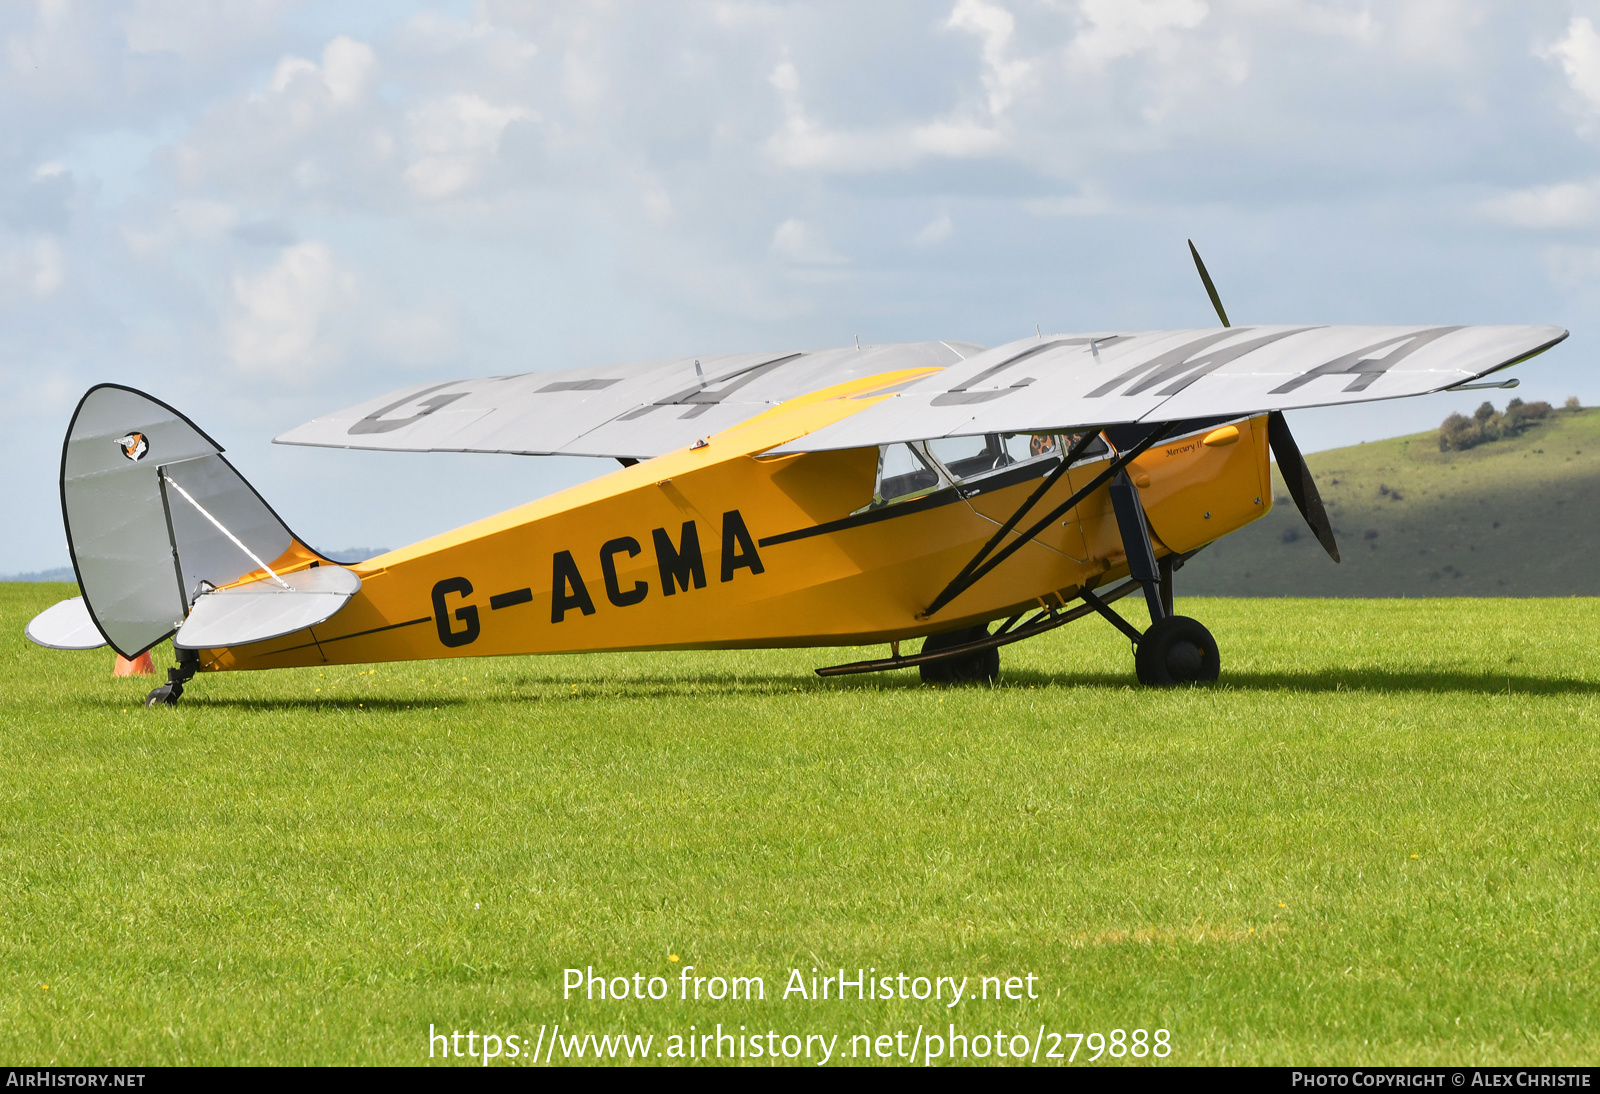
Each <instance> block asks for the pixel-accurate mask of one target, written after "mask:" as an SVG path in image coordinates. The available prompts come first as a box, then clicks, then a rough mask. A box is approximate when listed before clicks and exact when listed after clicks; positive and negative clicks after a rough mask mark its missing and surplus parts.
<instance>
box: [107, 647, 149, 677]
mask: <svg viewBox="0 0 1600 1094" xmlns="http://www.w3.org/2000/svg"><path fill="white" fill-rule="evenodd" d="M155 674H156V665H155V662H154V661H152V660H150V651H149V650H146V651H145V652H144V653H141V654H140V655H139V656H138V657H135V658H134V659H133V660H132V661H129V660H128V659H127V658H126V657H123V656H122V655H121V654H118V655H117V667H116V668H114V669H112V670H111V675H112V676H154V675H155Z"/></svg>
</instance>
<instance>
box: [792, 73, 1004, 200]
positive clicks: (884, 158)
mask: <svg viewBox="0 0 1600 1094" xmlns="http://www.w3.org/2000/svg"><path fill="white" fill-rule="evenodd" d="M769 80H770V82H771V84H772V86H773V87H774V88H776V89H777V92H778V97H779V99H780V101H781V102H782V103H783V112H784V121H783V125H782V126H781V127H780V128H779V129H778V131H777V132H776V133H774V134H773V135H772V136H771V137H769V138H768V139H767V143H766V147H767V150H768V152H769V153H770V154H771V155H772V157H773V158H774V159H776V160H777V161H778V162H779V163H782V164H783V165H785V166H787V167H797V168H809V169H817V170H824V171H838V172H863V171H883V170H894V169H899V168H906V167H911V166H913V165H915V164H916V163H918V162H919V161H921V160H925V159H928V158H930V157H942V158H948V159H966V158H973V157H980V156H988V155H992V154H994V153H996V152H999V151H1000V150H1002V149H1003V148H1004V147H1005V146H1006V143H1007V142H1006V138H1005V136H1004V134H1002V133H1000V132H999V131H998V130H996V129H994V128H992V127H990V126H987V125H984V124H983V123H981V122H975V121H972V120H969V119H966V118H960V117H955V118H948V119H939V120H935V121H931V122H926V123H921V124H914V125H910V126H904V127H900V128H893V129H858V130H836V129H827V128H825V127H824V126H822V125H820V124H818V123H817V122H816V121H814V120H813V119H812V118H811V117H810V116H809V115H808V114H807V113H806V109H805V105H804V103H803V102H802V100H801V97H800V75H799V71H798V70H797V69H796V68H795V66H794V64H793V63H792V62H790V61H783V62H781V63H780V64H779V65H778V66H777V67H776V68H775V69H773V71H772V75H771V76H770V77H769Z"/></svg>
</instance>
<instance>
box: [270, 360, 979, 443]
mask: <svg viewBox="0 0 1600 1094" xmlns="http://www.w3.org/2000/svg"><path fill="white" fill-rule="evenodd" d="M982 350H983V347H981V346H973V345H968V344H966V343H961V342H951V343H945V342H912V343H905V344H901V345H892V346H874V347H869V348H866V349H859V350H858V349H855V348H853V347H852V348H849V349H835V350H823V351H820V352H814V353H798V352H796V353H746V354H736V355H731V356H721V357H712V356H706V357H700V358H693V357H681V358H674V359H671V360H663V361H646V362H639V363H634V364H625V365H613V366H606V367H603V368H583V369H571V370H567V371H564V372H532V373H525V374H523V375H520V376H491V377H489V378H487V379H483V380H457V381H452V382H449V383H443V384H419V385H417V386H415V387H409V388H404V389H402V390H400V391H395V392H391V393H389V394H388V395H385V396H383V397H381V398H378V399H373V400H371V401H370V402H366V403H361V404H359V405H357V406H353V407H350V408H349V409H346V410H340V411H335V412H334V413H332V414H328V415H325V416H324V417H321V418H317V419H315V420H313V421H310V422H307V423H306V424H305V425H303V426H300V427H299V428H297V429H291V430H290V431H289V432H287V433H285V434H283V435H282V436H280V437H278V438H276V443H278V444H300V445H316V446H321V447H329V448H373V449H384V450H389V451H399V452H503V453H512V454H517V455H564V456H610V457H622V458H628V459H650V458H651V457H654V456H659V455H661V454H662V453H664V452H671V451H673V450H674V449H678V448H683V447H685V446H686V445H690V444H693V443H694V442H695V441H696V440H698V439H700V438H701V437H706V436H709V435H711V434H713V433H717V432H720V431H721V430H724V429H728V428H730V427H732V426H735V425H738V424H739V423H740V422H743V421H745V420H746V419H749V418H752V417H754V416H755V415H757V414H760V413H761V412H762V411H764V410H767V409H769V408H771V407H772V406H775V405H777V404H778V403H780V402H783V401H784V400H786V399H792V398H794V397H795V396H797V395H804V394H808V393H810V392H813V391H817V390H820V389H822V388H826V387H829V386H831V385H834V384H839V383H844V382H845V381H848V380H856V379H860V378H862V377H866V376H876V375H880V374H882V373H886V372H894V371H897V370H900V369H914V368H943V367H945V366H948V365H953V364H957V363H959V362H960V361H962V360H963V359H964V358H965V357H969V356H971V355H973V354H975V353H981V352H982Z"/></svg>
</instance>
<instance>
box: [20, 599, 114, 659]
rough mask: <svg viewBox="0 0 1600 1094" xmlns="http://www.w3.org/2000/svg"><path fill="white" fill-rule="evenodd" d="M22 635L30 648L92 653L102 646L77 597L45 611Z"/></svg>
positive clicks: (98, 631)
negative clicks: (32, 645) (33, 646)
mask: <svg viewBox="0 0 1600 1094" xmlns="http://www.w3.org/2000/svg"><path fill="white" fill-rule="evenodd" d="M22 633H23V634H25V635H27V636H28V641H30V642H32V643H33V644H34V645H36V646H43V647H44V648H45V649H50V650H96V649H99V648H100V647H101V646H103V645H105V644H106V640H105V636H104V635H102V634H101V633H100V628H99V627H97V626H95V625H94V618H93V617H92V616H91V615H90V614H89V605H87V604H85V603H84V602H83V597H81V596H75V597H73V598H72V599H71V600H63V601H62V602H61V603H59V604H57V605H55V606H54V607H50V608H46V609H45V610H44V611H42V612H40V613H39V614H38V615H36V616H34V617H33V620H32V622H30V623H29V624H28V625H27V626H26V627H25V628H23V632H22Z"/></svg>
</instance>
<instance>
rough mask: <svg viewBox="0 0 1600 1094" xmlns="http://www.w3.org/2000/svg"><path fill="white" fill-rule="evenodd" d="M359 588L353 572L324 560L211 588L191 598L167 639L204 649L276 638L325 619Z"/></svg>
mask: <svg viewBox="0 0 1600 1094" xmlns="http://www.w3.org/2000/svg"><path fill="white" fill-rule="evenodd" d="M360 591H361V579H360V578H359V577H357V576H356V575H355V573H354V572H353V571H350V570H346V569H345V568H344V567H342V566H326V565H324V566H317V567H313V568H312V569H309V570H299V571H297V572H295V573H292V574H284V575H283V576H282V577H267V578H263V579H261V580H260V581H251V582H248V583H246V584H244V585H235V586H233V587H231V588H227V589H217V590H215V591H214V592H208V593H204V594H202V595H201V596H199V597H197V598H196V599H195V602H194V607H192V608H191V609H190V610H189V617H188V618H187V619H185V620H184V621H183V626H181V627H179V628H178V633H177V634H176V635H174V636H173V639H172V644H173V645H174V646H178V647H180V648H182V649H189V650H210V649H221V648H223V647H225V646H242V645H245V644H247V643H250V642H264V641H266V640H267V639H269V638H280V637H282V636H283V635H286V634H293V633H294V632H295V631H298V630H304V629H305V628H306V627H314V626H316V625H317V624H318V623H321V622H322V621H324V620H325V619H328V618H329V617H331V616H332V615H333V614H334V613H335V612H337V611H338V610H339V609H340V608H342V607H344V606H345V604H347V603H348V602H349V600H350V598H351V597H353V596H355V595H356V593H358V592H360Z"/></svg>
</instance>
